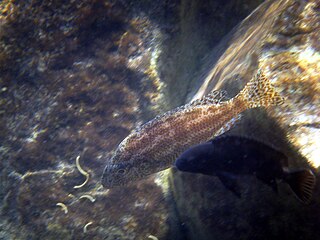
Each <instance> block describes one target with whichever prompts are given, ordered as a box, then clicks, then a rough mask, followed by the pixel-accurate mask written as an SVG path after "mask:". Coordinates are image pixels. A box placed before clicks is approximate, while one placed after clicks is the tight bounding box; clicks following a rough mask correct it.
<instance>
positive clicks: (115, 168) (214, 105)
mask: <svg viewBox="0 0 320 240" xmlns="http://www.w3.org/2000/svg"><path fill="white" fill-rule="evenodd" d="M223 98H224V93H223V92H218V91H213V92H211V93H209V94H208V95H206V96H205V97H203V98H201V99H199V100H195V101H193V102H191V103H189V104H186V105H184V106H181V107H178V108H176V109H174V110H172V111H169V112H166V113H164V114H162V115H160V116H157V117H156V118H154V119H153V120H151V121H149V122H147V123H145V124H144V125H142V126H141V127H139V128H137V129H136V130H134V131H133V132H132V133H131V134H130V135H129V136H128V137H126V138H125V139H124V140H123V141H122V142H121V143H120V145H119V146H118V148H117V149H116V151H115V153H114V155H113V156H112V157H111V159H109V161H108V162H107V165H106V167H105V169H104V172H103V176H102V185H103V186H104V187H106V188H111V187H114V186H121V185H125V184H127V183H129V182H132V181H133V180H137V179H141V178H144V177H146V176H148V175H150V174H152V173H155V172H158V171H161V170H164V169H166V168H169V167H171V165H172V164H173V162H174V160H175V159H176V158H177V157H178V156H179V155H180V154H181V153H182V152H183V151H185V150H186V149H188V148H189V147H190V146H192V145H195V144H198V143H201V142H206V141H208V140H209V139H211V138H212V137H213V136H217V135H219V134H222V133H223V132H224V131H226V130H228V129H229V128H231V126H232V125H233V124H234V122H236V120H237V119H239V114H240V113H241V112H243V111H244V110H246V109H249V108H256V107H261V106H264V107H267V106H270V105H277V104H281V103H282V102H283V98H282V97H280V95H279V94H278V93H277V92H276V91H275V89H274V88H273V86H272V85H271V84H270V82H269V81H268V79H266V78H265V77H264V75H263V74H262V73H261V72H260V71H258V73H257V74H256V75H255V76H254V77H253V79H252V80H251V81H249V82H248V83H247V85H246V86H245V87H244V88H243V89H242V90H241V91H240V93H239V94H238V95H236V96H235V97H234V98H232V99H230V100H227V101H221V100H222V99H223Z"/></svg>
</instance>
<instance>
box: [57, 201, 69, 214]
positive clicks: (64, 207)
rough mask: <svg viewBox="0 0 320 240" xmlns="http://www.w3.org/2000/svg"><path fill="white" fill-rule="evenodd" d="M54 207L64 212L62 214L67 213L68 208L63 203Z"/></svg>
mask: <svg viewBox="0 0 320 240" xmlns="http://www.w3.org/2000/svg"><path fill="white" fill-rule="evenodd" d="M56 205H57V206H59V207H61V208H62V210H63V211H64V214H67V213H68V207H67V206H66V205H65V204H64V203H60V202H59V203H57V204H56Z"/></svg>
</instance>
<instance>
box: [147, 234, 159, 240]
mask: <svg viewBox="0 0 320 240" xmlns="http://www.w3.org/2000/svg"><path fill="white" fill-rule="evenodd" d="M148 238H150V239H152V240H158V238H157V237H156V236H153V235H149V236H148Z"/></svg>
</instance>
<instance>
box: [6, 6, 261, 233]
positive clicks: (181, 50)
mask: <svg viewBox="0 0 320 240" xmlns="http://www.w3.org/2000/svg"><path fill="white" fill-rule="evenodd" d="M242 2H243V4H242V3H239V1H228V2H225V1H218V2H217V1H209V2H208V1H200V2H199V1H192V2H190V1H182V2H179V1H157V2H155V1H142V2H141V1H121V0H119V1H102V0H94V1H87V0H85V1H81V2H79V1H52V0H48V1H11V0H5V1H2V2H1V3H0V114H1V121H0V131H1V133H2V134H1V136H0V139H1V148H0V156H1V159H2V160H3V161H0V171H1V172H0V174H1V188H0V197H1V199H3V200H2V201H1V217H2V220H1V223H0V227H1V230H3V231H4V232H2V231H1V234H2V235H1V237H2V236H4V238H8V239H9V238H12V239H43V238H45V239H147V238H148V237H149V238H150V236H151V238H152V237H154V236H155V237H157V238H159V239H183V236H184V235H183V234H182V233H181V231H180V228H179V223H178V219H177V215H176V211H175V210H174V209H175V208H174V207H175V206H174V202H173V201H172V199H171V198H172V196H171V194H170V191H169V189H168V186H167V185H168V183H167V182H166V178H165V177H161V174H160V175H159V176H153V177H151V178H149V179H146V180H145V181H141V182H138V183H135V184H133V185H131V186H128V187H123V188H120V189H114V190H110V191H108V190H105V189H101V188H100V177H101V174H102V171H103V168H104V165H105V163H106V161H107V160H108V158H109V157H110V155H111V154H112V151H113V150H114V149H115V148H116V146H117V145H118V144H119V143H120V141H121V140H122V139H123V138H124V137H126V136H127V135H128V134H129V132H130V131H131V130H132V129H133V128H134V127H135V126H137V125H139V124H141V123H143V122H145V121H147V120H149V119H151V118H153V117H154V116H156V115H157V114H158V113H161V112H163V111H165V110H167V109H170V108H172V107H174V106H177V105H178V104H181V103H182V102H183V101H184V98H185V96H186V94H187V92H186V91H187V89H188V87H187V86H188V84H189V82H190V81H193V82H196V79H197V78H195V77H194V76H196V74H197V73H198V72H199V70H200V69H199V66H200V65H201V63H202V62H203V61H202V60H201V59H199V58H200V56H202V55H203V54H204V53H206V52H207V51H208V48H211V47H213V46H214V45H215V44H216V43H217V42H218V41H219V40H220V39H221V37H222V36H223V35H224V34H226V33H227V32H228V31H229V30H230V29H231V28H232V27H233V26H235V25H236V24H237V23H238V22H239V21H240V20H241V19H243V18H244V17H245V16H247V15H248V14H249V13H250V12H251V10H252V9H253V8H254V7H255V6H257V4H258V1H252V0H247V1H242ZM230 12H232V13H233V17H232V18H230V17H229V15H230ZM171 89H174V90H171ZM177 89H179V93H177V92H178V91H177ZM176 93H177V94H176ZM78 155H80V163H81V166H82V167H83V169H84V170H85V171H86V172H88V174H89V176H90V177H89V181H88V183H87V184H86V185H85V186H84V187H83V188H80V189H75V188H74V186H76V185H80V184H81V183H83V181H84V176H82V175H81V174H80V173H79V172H78V170H77V169H76V165H75V159H76V157H77V156H78ZM88 194H89V196H91V197H94V198H95V199H96V201H95V202H94V203H92V202H91V201H90V197H89V198H88V196H86V197H85V198H82V199H79V198H80V197H81V196H85V195H88ZM58 203H60V204H58ZM57 204H58V205H57ZM63 204H64V205H63ZM64 206H66V207H67V209H68V211H67V212H65V211H66V208H65V207H64ZM91 222H92V223H91ZM17 229H18V230H17ZM20 230H21V231H20Z"/></svg>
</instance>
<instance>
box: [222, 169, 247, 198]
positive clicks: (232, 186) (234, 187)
mask: <svg viewBox="0 0 320 240" xmlns="http://www.w3.org/2000/svg"><path fill="white" fill-rule="evenodd" d="M217 177H218V178H219V179H220V181H221V182H222V184H223V185H224V186H225V187H226V188H227V189H228V190H230V191H231V192H233V193H234V194H235V195H236V196H237V197H239V198H240V197H241V192H240V186H239V184H238V182H237V177H236V176H235V175H233V174H231V173H227V172H219V173H217Z"/></svg>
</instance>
